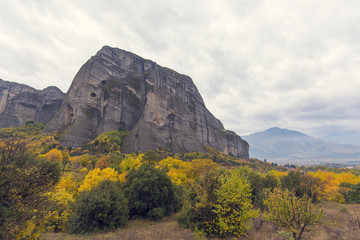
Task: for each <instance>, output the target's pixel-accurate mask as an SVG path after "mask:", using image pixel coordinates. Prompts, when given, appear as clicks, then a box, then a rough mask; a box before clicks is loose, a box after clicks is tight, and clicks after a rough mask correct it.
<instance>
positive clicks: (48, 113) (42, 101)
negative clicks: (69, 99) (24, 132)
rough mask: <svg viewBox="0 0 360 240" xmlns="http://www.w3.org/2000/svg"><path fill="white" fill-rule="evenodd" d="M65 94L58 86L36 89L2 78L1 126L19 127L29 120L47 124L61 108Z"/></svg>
mask: <svg viewBox="0 0 360 240" xmlns="http://www.w3.org/2000/svg"><path fill="white" fill-rule="evenodd" d="M64 95H65V94H64V93H63V92H62V91H61V90H60V89H58V88H57V87H47V88H45V89H44V90H36V89H34V88H32V87H29V86H27V85H24V84H19V83H14V82H7V81H3V80H1V79H0V128H4V127H11V126H12V127H18V126H21V125H23V124H25V123H26V122H27V121H35V122H41V123H44V124H46V123H47V122H49V121H50V119H51V118H52V117H53V116H54V115H55V113H56V112H57V111H58V110H59V108H60V106H61V103H62V99H63V97H64Z"/></svg>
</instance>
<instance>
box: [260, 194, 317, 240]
mask: <svg viewBox="0 0 360 240" xmlns="http://www.w3.org/2000/svg"><path fill="white" fill-rule="evenodd" d="M264 205H265V206H266V207H267V209H268V211H267V212H266V213H265V214H264V215H263V216H264V217H265V219H266V220H267V221H269V222H271V223H273V224H274V225H276V226H278V227H280V228H282V229H283V230H284V231H286V232H288V233H291V234H292V235H293V238H294V239H295V240H298V239H301V237H302V235H303V233H304V231H305V230H306V229H307V228H308V227H309V226H312V225H316V224H319V223H320V221H321V219H322V217H323V212H322V210H320V209H319V208H314V206H313V204H312V202H311V199H310V198H308V197H307V195H304V196H303V197H302V198H298V197H297V196H295V194H294V192H290V191H289V190H287V189H284V190H282V189H280V188H275V189H274V191H273V192H270V191H268V192H267V193H266V199H265V200H264Z"/></svg>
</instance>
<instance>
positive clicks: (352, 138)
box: [320, 132, 360, 146]
mask: <svg viewBox="0 0 360 240" xmlns="http://www.w3.org/2000/svg"><path fill="white" fill-rule="evenodd" d="M320 139H321V140H324V141H328V142H336V143H343V144H352V145H357V146H360V133H357V132H347V133H341V134H330V135H327V136H325V137H322V138H320Z"/></svg>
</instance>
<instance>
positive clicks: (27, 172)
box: [0, 138, 60, 239]
mask: <svg viewBox="0 0 360 240" xmlns="http://www.w3.org/2000/svg"><path fill="white" fill-rule="evenodd" d="M59 177H60V165H59V163H57V162H49V161H46V160H43V159H36V158H35V156H34V155H33V154H32V153H31V152H30V151H28V149H27V147H26V142H24V141H20V140H17V139H10V138H9V139H6V140H4V141H2V142H0V238H1V239H4V238H5V239H6V238H11V236H10V235H13V236H15V235H17V234H19V233H20V232H21V231H22V230H23V229H24V228H25V225H26V222H27V221H29V220H30V219H32V218H34V217H38V218H40V217H42V216H41V214H42V213H43V211H42V210H43V208H44V207H45V206H46V204H44V203H45V202H46V200H47V197H46V195H45V194H44V193H45V192H46V191H47V190H49V189H50V187H52V186H53V185H54V184H55V183H56V182H57V181H58V180H59ZM34 210H36V211H34Z"/></svg>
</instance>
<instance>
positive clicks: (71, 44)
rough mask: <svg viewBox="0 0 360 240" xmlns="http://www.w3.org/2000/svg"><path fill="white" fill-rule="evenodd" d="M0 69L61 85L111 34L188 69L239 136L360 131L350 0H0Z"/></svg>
mask: <svg viewBox="0 0 360 240" xmlns="http://www.w3.org/2000/svg"><path fill="white" fill-rule="evenodd" d="M0 9H1V14H0V53H1V55H0V78H2V79H4V80H7V81H15V82H19V83H25V84H28V85H30V86H33V87H35V88H37V89H43V88H45V87H47V86H50V85H55V86H57V87H59V88H60V89H62V90H63V91H64V92H66V91H67V90H68V88H69V87H70V84H71V82H72V80H73V78H74V76H75V74H76V73H77V71H78V70H79V69H80V67H81V66H82V64H84V63H85V62H86V61H87V60H88V59H89V58H90V57H91V56H93V55H95V54H96V52H97V51H98V50H99V49H100V48H101V47H102V46H103V45H109V46H112V47H118V48H121V49H125V50H128V51H131V52H133V53H136V54H137V55H140V56H142V57H144V58H147V59H151V60H153V61H156V62H157V63H158V64H160V65H162V66H166V67H169V68H172V69H174V70H176V71H177V72H180V73H183V74H186V75H189V76H190V77H191V78H192V79H193V81H194V82H195V84H196V86H197V87H198V89H199V91H200V93H201V95H202V97H203V98H204V101H205V104H206V106H207V107H208V109H209V110H210V111H211V112H212V113H213V114H214V115H215V116H216V117H217V118H219V119H220V120H221V121H222V122H223V124H224V126H225V128H227V129H231V130H234V131H236V132H237V133H238V134H240V135H245V134H249V133H253V132H258V131H262V130H265V129H267V128H270V127H281V128H288V129H292V130H298V131H301V132H304V133H306V134H309V135H312V136H316V137H320V136H325V135H328V134H331V133H342V132H349V131H355V132H360V121H359V119H360V111H359V109H360V93H359V91H360V1H359V0H346V1H344V0H317V1H314V0H262V1H261V0H234V1H225V0H219V1H209V0H208V1H205V0H204V1H197V0H179V1H171V0H163V1H161V0H159V1H158V0H151V1H145V0H143V1H137V0H129V1H124V0H123V1H121V0H118V1H115V0H106V1H101V0H58V1H51V0H36V1H35V0H34V1H30V0H23V1H20V0H19V1H17V0H1V1H0Z"/></svg>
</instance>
